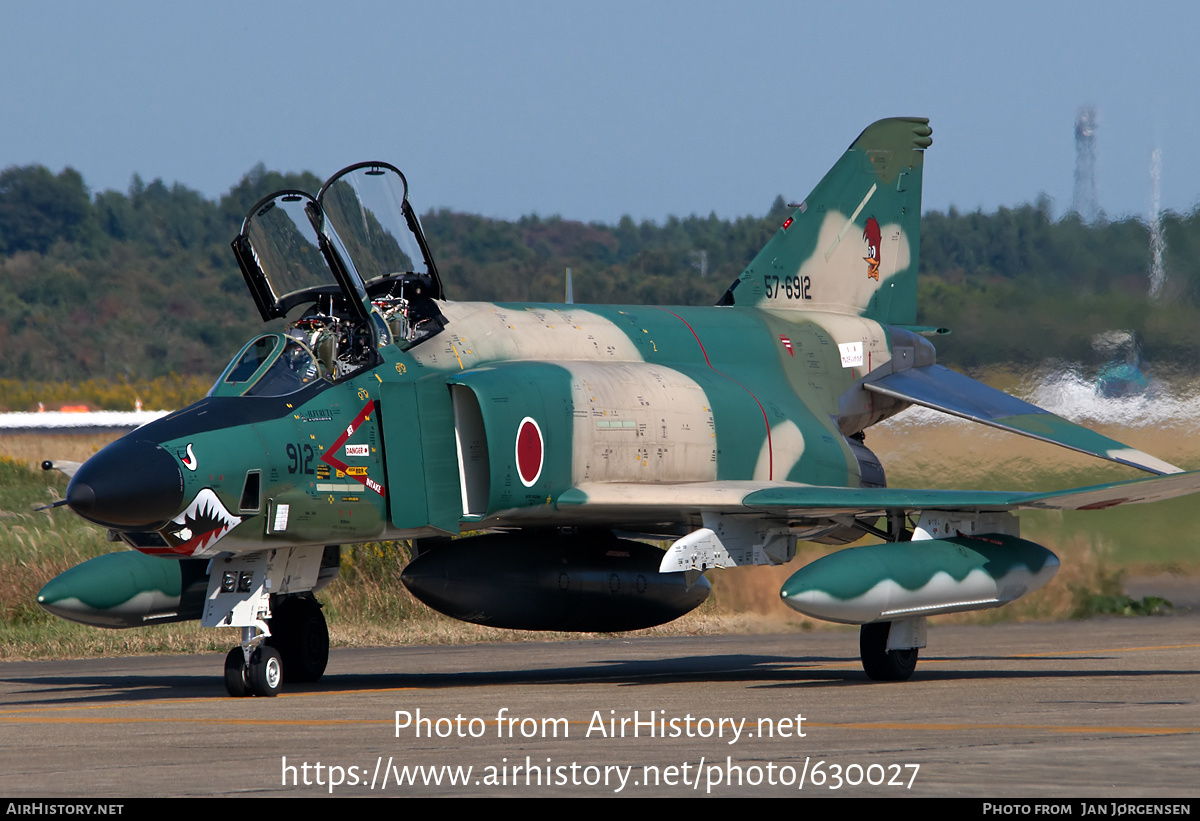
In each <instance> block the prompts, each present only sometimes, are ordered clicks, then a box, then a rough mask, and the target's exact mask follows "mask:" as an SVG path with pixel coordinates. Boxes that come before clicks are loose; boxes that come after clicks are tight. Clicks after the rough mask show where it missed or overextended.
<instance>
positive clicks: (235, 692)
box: [225, 645, 250, 698]
mask: <svg viewBox="0 0 1200 821" xmlns="http://www.w3.org/2000/svg"><path fill="white" fill-rule="evenodd" d="M225 692H227V693H229V695H231V696H233V697H234V698H242V697H243V696H248V695H250V687H249V685H247V684H246V654H245V653H243V652H242V648H241V646H240V645H239V646H237V647H234V648H233V649H232V650H230V651H229V655H227V656H225Z"/></svg>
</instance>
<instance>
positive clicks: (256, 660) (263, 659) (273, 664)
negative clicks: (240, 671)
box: [246, 645, 283, 696]
mask: <svg viewBox="0 0 1200 821" xmlns="http://www.w3.org/2000/svg"><path fill="white" fill-rule="evenodd" d="M246 680H247V682H248V683H249V684H250V689H251V690H253V691H254V695H256V696H277V695H279V688H280V687H281V686H283V662H281V661H280V660H279V653H278V652H277V651H276V650H275V648H274V647H267V646H266V645H262V646H260V647H259V648H258V649H257V650H255V651H254V652H253V653H252V654H251V656H250V666H249V668H247V670H246Z"/></svg>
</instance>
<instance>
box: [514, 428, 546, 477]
mask: <svg viewBox="0 0 1200 821" xmlns="http://www.w3.org/2000/svg"><path fill="white" fill-rule="evenodd" d="M545 454H546V448H545V446H544V445H543V442H542V429H541V428H540V427H538V423H537V422H535V421H533V420H532V419H530V418H529V417H528V416H526V417H525V418H524V419H522V420H521V424H520V425H518V426H517V475H518V476H519V477H520V478H521V484H523V485H525V487H533V485H534V483H535V482H537V480H538V477H540V476H541V475H542V463H543V461H545Z"/></svg>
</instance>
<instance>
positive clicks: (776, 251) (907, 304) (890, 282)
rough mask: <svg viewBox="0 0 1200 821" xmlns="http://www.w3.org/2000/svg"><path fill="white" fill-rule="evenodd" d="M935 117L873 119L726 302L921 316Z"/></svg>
mask: <svg viewBox="0 0 1200 821" xmlns="http://www.w3.org/2000/svg"><path fill="white" fill-rule="evenodd" d="M932 133H933V131H932V129H930V127H929V120H927V119H924V118H920V117H896V118H892V119H888V120H880V121H879V122H876V123H873V124H872V125H870V126H868V127H867V129H866V130H865V131H863V133H862V134H860V135H859V137H858V139H857V140H855V141H854V143H853V144H851V146H850V147H849V148H848V149H846V153H845V154H843V155H842V158H841V159H840V160H838V161H837V163H836V164H835V165H834V166H833V168H832V169H830V170H829V173H827V174H826V175H825V178H824V179H822V180H821V182H820V183H818V184H817V187H816V188H814V189H813V192H812V193H811V194H809V195H808V198H807V199H806V200H805V201H804V202H802V203H800V206H799V207H798V208H796V210H795V211H793V212H792V215H791V216H790V217H788V219H787V221H785V222H784V223H783V225H782V226H781V227H780V229H779V231H777V232H776V234H775V236H774V237H772V238H771V241H770V242H768V243H767V245H766V247H764V248H763V249H762V251H760V252H759V254H758V256H756V257H755V258H754V260H753V261H752V262H751V263H750V265H749V266H747V267H746V270H745V271H743V272H742V274H741V276H739V277H738V278H737V280H735V281H734V283H733V284H732V285H730V286H729V290H728V291H726V292H725V296H724V297H722V299H721V302H720V304H722V305H739V306H743V307H758V308H797V309H804V310H821V311H837V312H839V313H849V314H855V315H859V316H866V317H870V318H871V319H874V320H876V321H877V322H881V323H884V324H891V325H912V324H914V323H915V322H916V318H917V263H918V258H919V256H920V248H921V172H922V168H923V164H924V153H925V152H924V149H926V148H928V147H929V145H930V144H931V143H932V142H933V140H932V139H931V137H930V135H931V134H932Z"/></svg>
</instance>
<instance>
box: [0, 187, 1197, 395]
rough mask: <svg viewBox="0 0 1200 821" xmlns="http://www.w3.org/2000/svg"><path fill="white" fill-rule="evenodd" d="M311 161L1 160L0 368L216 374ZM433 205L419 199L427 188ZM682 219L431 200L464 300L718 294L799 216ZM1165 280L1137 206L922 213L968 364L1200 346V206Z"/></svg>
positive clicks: (1179, 224) (934, 282) (928, 261)
mask: <svg viewBox="0 0 1200 821" xmlns="http://www.w3.org/2000/svg"><path fill="white" fill-rule="evenodd" d="M319 185H320V180H319V179H318V178H317V177H316V176H314V175H312V174H310V173H303V174H280V173H278V172H274V171H268V170H266V169H265V168H263V167H262V166H261V165H260V166H258V167H256V168H254V169H252V170H251V171H250V172H249V173H247V174H246V175H245V176H244V177H243V178H242V179H241V180H240V181H239V182H238V183H237V184H236V185H234V186H233V187H232V188H230V190H229V191H228V192H227V193H226V194H224V195H222V196H221V197H220V198H218V199H217V200H215V201H214V200H210V199H207V198H205V197H204V196H202V195H201V194H199V193H198V192H196V191H192V190H190V189H188V188H186V187H184V186H181V185H179V184H174V185H169V186H168V185H166V184H165V183H163V182H162V181H161V180H154V181H152V182H149V183H146V182H144V181H143V180H142V179H141V178H139V177H134V179H133V181H132V182H131V184H130V186H129V189H128V191H126V192H124V193H122V192H117V191H103V192H100V193H97V194H94V195H93V194H92V193H91V192H90V191H89V190H88V188H87V186H86V184H85V182H84V179H83V177H82V176H81V175H80V174H79V173H78V172H77V171H75V170H73V169H70V168H67V169H65V170H63V171H62V172H60V173H58V174H54V173H52V172H51V171H49V170H48V169H46V168H44V167H42V166H23V167H16V166H14V167H11V168H8V169H6V170H4V171H3V172H0V351H2V352H3V356H0V378H6V379H15V380H36V381H65V380H86V379H94V378H108V379H123V380H127V381H128V380H134V379H149V378H155V377H161V376H164V375H168V374H173V373H174V374H186V375H197V376H204V377H206V378H208V377H213V376H215V374H217V373H218V372H219V371H220V370H221V368H222V367H223V366H224V364H225V362H226V361H227V360H228V358H229V357H230V356H232V355H233V353H234V352H235V351H236V350H237V348H238V347H239V345H240V344H241V343H242V342H243V341H245V339H247V338H248V337H250V336H251V335H252V334H254V333H256V332H257V331H258V330H259V329H260V328H261V322H260V320H259V318H258V315H257V311H256V310H255V309H254V306H253V303H252V301H251V300H250V298H249V295H248V294H247V293H246V291H245V284H244V282H243V280H242V276H241V273H240V272H239V271H238V268H237V265H236V263H235V262H234V259H233V255H232V253H231V252H230V249H229V242H230V240H231V239H232V238H233V236H234V235H235V234H236V233H237V231H238V229H239V228H240V225H241V221H242V218H243V217H244V216H245V214H246V212H247V211H248V210H249V208H250V207H251V206H252V205H253V204H254V202H256V201H257V200H258V199H259V198H261V197H262V196H265V195H266V194H268V193H271V192H272V191H275V190H278V189H280V188H299V189H302V190H308V191H312V192H315V191H316V190H317V188H318V187H319ZM416 205H417V206H418V207H419V203H416ZM786 215H787V208H786V205H785V203H784V201H783V200H782V199H781V198H776V200H775V202H774V203H771V204H770V205H769V207H768V208H767V209H766V211H765V213H764V214H763V215H762V216H747V217H742V218H739V219H719V218H718V217H716V216H715V215H709V216H707V217H705V216H697V215H692V216H688V217H671V218H669V219H667V220H665V221H664V222H661V223H658V222H652V221H643V222H640V223H639V222H635V221H634V220H632V219H630V218H629V217H623V218H622V219H621V220H620V221H619V222H618V223H617V224H616V225H607V224H601V223H582V222H577V221H573V220H567V219H562V218H560V217H539V216H536V215H531V216H526V217H522V218H520V219H518V220H514V221H504V220H495V219H487V218H484V217H480V216H475V215H471V214H462V213H456V212H452V211H448V210H438V211H430V212H427V213H425V214H424V215H423V216H422V218H421V219H422V223H423V225H424V228H425V231H426V234H427V236H428V239H429V243H430V246H431V250H432V252H433V255H434V258H435V259H436V261H437V264H438V267H439V270H440V271H441V274H442V279H443V281H444V282H445V284H446V290H447V294H448V296H449V298H451V299H456V300H474V299H478V300H512V301H547V302H560V301H562V299H563V292H564V270H565V269H566V268H567V267H570V268H571V269H572V272H573V281H574V288H575V299H576V301H578V302H600V303H646V304H682V305H711V304H713V303H714V302H715V301H716V300H717V299H718V298H719V297H720V296H721V294H722V293H723V292H724V290H725V288H726V286H727V285H728V283H729V282H730V281H732V280H733V279H734V278H735V277H736V276H737V274H738V273H739V272H740V271H741V269H742V268H743V267H744V266H745V265H746V263H747V262H749V260H750V259H751V258H752V257H753V256H754V254H755V253H757V252H758V250H759V249H761V248H762V246H763V245H764V244H765V243H766V241H767V239H768V238H769V237H770V236H771V234H772V233H773V232H774V231H775V230H776V229H777V227H778V226H779V224H780V222H782V220H783V219H785V218H786ZM1164 230H1165V235H1166V237H1167V243H1168V250H1167V266H1166V267H1167V292H1166V293H1165V294H1164V295H1163V297H1162V298H1160V299H1158V300H1151V299H1149V298H1148V296H1147V289H1148V268H1149V260H1150V255H1149V232H1148V229H1147V227H1146V226H1145V225H1144V224H1143V223H1141V222H1139V221H1138V220H1136V219H1132V218H1129V219H1122V220H1114V221H1102V222H1099V223H1097V224H1085V223H1083V222H1081V221H1080V220H1079V218H1078V217H1077V216H1074V215H1068V216H1067V217H1065V218H1062V219H1057V220H1056V219H1054V218H1053V217H1052V215H1051V211H1050V207H1049V204H1048V202H1047V201H1046V200H1045V199H1044V198H1043V199H1041V200H1039V201H1037V202H1035V203H1032V204H1027V205H1022V206H1019V207H1016V208H1000V209H998V210H997V211H996V212H994V213H987V214H985V213H982V212H979V211H976V212H973V213H959V212H957V211H955V210H954V209H951V210H950V211H948V212H946V213H941V212H936V211H934V212H928V213H926V214H925V215H924V217H923V221H922V239H921V246H922V247H921V274H922V276H921V285H920V289H921V299H920V306H921V308H920V310H921V316H920V318H919V321H920V322H922V323H923V324H929V325H939V326H946V327H949V328H951V330H952V331H953V333H952V335H950V336H948V337H942V338H939V339H938V340H937V345H938V350H939V353H940V356H941V359H942V361H944V362H948V363H950V364H958V365H962V366H976V365H987V364H992V363H999V362H1014V363H1034V362H1038V361H1041V360H1044V359H1046V358H1051V357H1062V358H1068V359H1077V360H1078V359H1086V358H1087V357H1088V355H1089V350H1090V340H1091V338H1092V336H1093V335H1094V334H1096V333H1099V332H1101V331H1105V330H1111V329H1127V330H1132V331H1134V332H1136V333H1137V334H1138V336H1139V338H1140V340H1141V344H1142V350H1143V353H1144V354H1145V355H1146V356H1147V357H1148V358H1150V359H1157V360H1169V361H1173V362H1180V363H1191V362H1195V361H1197V359H1198V355H1200V322H1197V321H1196V320H1197V319H1198V318H1200V257H1198V255H1197V251H1198V250H1200V211H1193V212H1192V213H1190V214H1185V215H1180V214H1167V215H1166V218H1165V220H1164Z"/></svg>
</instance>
